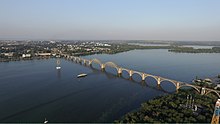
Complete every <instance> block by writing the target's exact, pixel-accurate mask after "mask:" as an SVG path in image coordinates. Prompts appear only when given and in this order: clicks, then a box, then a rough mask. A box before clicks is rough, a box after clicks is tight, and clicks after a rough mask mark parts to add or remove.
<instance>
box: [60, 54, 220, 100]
mask: <svg viewBox="0 0 220 124" xmlns="http://www.w3.org/2000/svg"><path fill="white" fill-rule="evenodd" d="M61 56H63V57H64V58H66V59H67V60H71V61H74V62H77V63H81V64H84V65H87V66H92V65H93V64H98V65H99V66H100V68H101V70H102V71H104V70H105V68H106V67H112V68H115V69H116V70H117V75H118V76H121V75H122V72H123V71H125V72H127V73H128V74H129V77H130V78H132V76H133V75H134V74H138V75H140V77H141V79H142V81H145V79H146V78H147V77H151V78H153V79H155V80H156V82H157V86H158V87H160V86H161V84H162V83H165V82H166V83H167V82H170V83H172V84H173V85H174V86H175V88H176V91H178V90H179V89H180V88H182V87H191V88H193V89H194V90H195V91H196V92H198V93H200V94H201V95H208V94H210V93H213V94H215V95H217V96H218V98H220V91H218V90H214V89H210V88H206V87H201V86H197V85H192V84H188V83H185V82H181V81H176V80H172V79H168V78H164V77H161V76H156V75H152V74H148V73H145V72H140V71H135V70H132V69H127V68H123V67H120V66H118V65H117V64H115V63H114V62H106V63H102V62H101V61H100V60H98V59H90V60H89V59H84V58H80V57H76V56H70V55H66V54H62V55H61Z"/></svg>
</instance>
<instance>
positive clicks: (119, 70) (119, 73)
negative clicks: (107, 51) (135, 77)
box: [118, 68, 122, 77]
mask: <svg viewBox="0 0 220 124" xmlns="http://www.w3.org/2000/svg"><path fill="white" fill-rule="evenodd" d="M121 75H122V69H121V68H118V76H119V77H121Z"/></svg>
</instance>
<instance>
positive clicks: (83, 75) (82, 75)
mask: <svg viewBox="0 0 220 124" xmlns="http://www.w3.org/2000/svg"><path fill="white" fill-rule="evenodd" d="M85 76H87V74H84V73H82V74H79V75H77V78H80V77H85Z"/></svg>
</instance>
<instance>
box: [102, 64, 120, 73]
mask: <svg viewBox="0 0 220 124" xmlns="http://www.w3.org/2000/svg"><path fill="white" fill-rule="evenodd" d="M106 66H109V67H113V68H115V69H116V70H117V71H118V68H119V66H118V65H116V64H115V63H114V62H106V63H105V64H104V67H106Z"/></svg>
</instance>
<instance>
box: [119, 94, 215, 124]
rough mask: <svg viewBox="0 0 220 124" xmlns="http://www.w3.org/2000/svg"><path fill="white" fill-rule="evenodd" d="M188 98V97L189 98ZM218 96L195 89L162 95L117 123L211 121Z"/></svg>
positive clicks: (143, 104)
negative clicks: (203, 93)
mask: <svg viewBox="0 0 220 124" xmlns="http://www.w3.org/2000/svg"><path fill="white" fill-rule="evenodd" d="M187 98H188V99H187ZM216 100H217V97H216V96H214V95H212V94H211V95H209V96H202V95H200V94H198V93H196V92H194V91H193V90H180V91H179V92H178V93H174V94H170V95H166V96H160V97H157V98H155V99H153V100H149V101H147V102H144V103H142V104H141V107H140V108H139V109H138V110H135V111H132V112H129V113H127V114H126V115H125V116H123V117H122V118H121V119H119V120H116V121H115V122H116V123H155V122H156V123H157V122H158V123H198V122H199V123H210V122H211V119H212V115H213V111H214V105H215V102H216Z"/></svg>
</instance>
